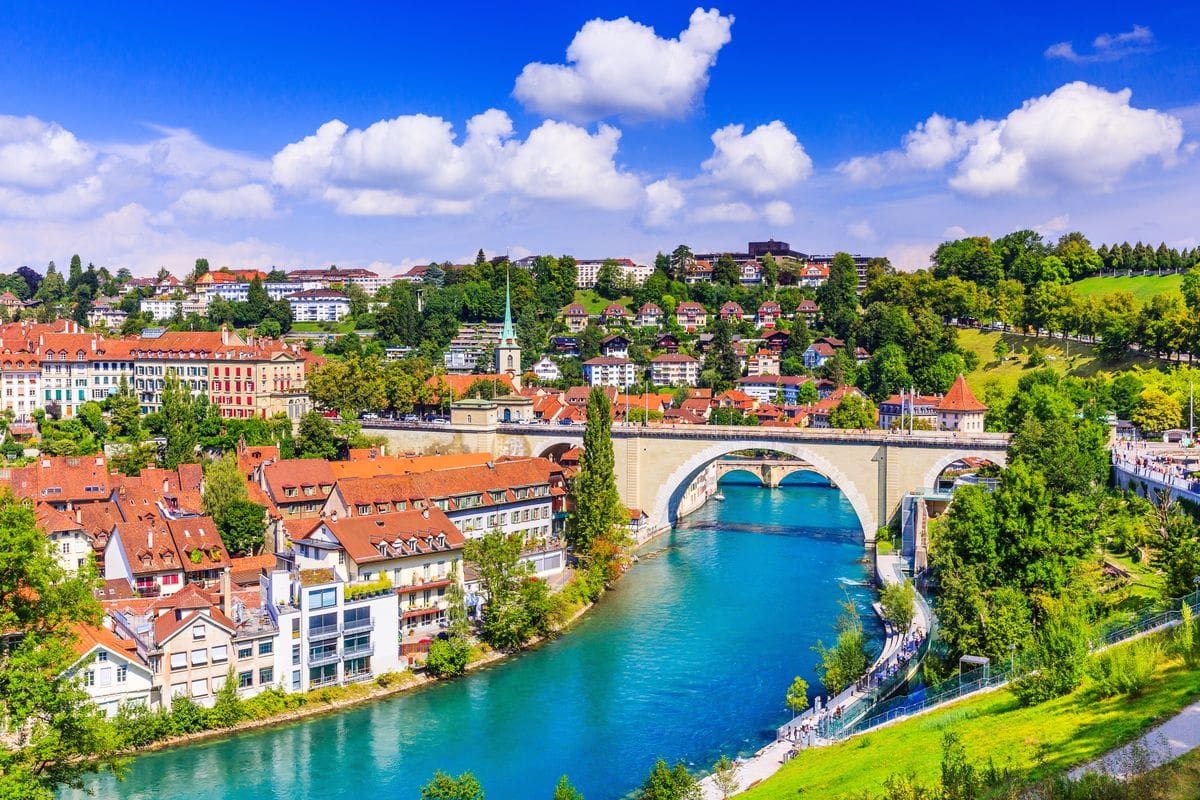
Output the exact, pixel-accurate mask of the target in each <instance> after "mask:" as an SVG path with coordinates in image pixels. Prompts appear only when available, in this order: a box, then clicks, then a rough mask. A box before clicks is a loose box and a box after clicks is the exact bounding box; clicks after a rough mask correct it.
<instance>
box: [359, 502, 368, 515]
mask: <svg viewBox="0 0 1200 800" xmlns="http://www.w3.org/2000/svg"><path fill="white" fill-rule="evenodd" d="M356 508H357V509H358V513H359V515H360V516H366V515H367V514H370V513H371V507H370V506H369V505H365V504H360V505H358V506H356Z"/></svg>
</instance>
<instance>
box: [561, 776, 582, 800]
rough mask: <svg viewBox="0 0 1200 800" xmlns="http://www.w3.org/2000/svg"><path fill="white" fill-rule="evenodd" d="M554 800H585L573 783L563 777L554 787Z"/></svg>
mask: <svg viewBox="0 0 1200 800" xmlns="http://www.w3.org/2000/svg"><path fill="white" fill-rule="evenodd" d="M554 800H583V793H582V792H580V791H579V790H578V789H576V788H575V787H574V786H572V785H571V781H570V780H568V779H567V776H566V775H563V776H562V777H561V778H559V779H558V783H557V784H555V785H554Z"/></svg>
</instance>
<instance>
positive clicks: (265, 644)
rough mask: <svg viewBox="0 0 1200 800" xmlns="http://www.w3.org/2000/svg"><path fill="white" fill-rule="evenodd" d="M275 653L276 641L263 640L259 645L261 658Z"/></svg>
mask: <svg viewBox="0 0 1200 800" xmlns="http://www.w3.org/2000/svg"><path fill="white" fill-rule="evenodd" d="M274 652H275V641H274V640H273V639H263V640H262V641H261V642H259V643H258V654H259V655H260V656H269V655H271V653H274Z"/></svg>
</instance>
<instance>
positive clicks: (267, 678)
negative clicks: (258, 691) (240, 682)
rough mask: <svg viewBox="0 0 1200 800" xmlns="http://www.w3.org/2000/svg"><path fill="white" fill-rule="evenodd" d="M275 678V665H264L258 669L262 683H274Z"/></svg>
mask: <svg viewBox="0 0 1200 800" xmlns="http://www.w3.org/2000/svg"><path fill="white" fill-rule="evenodd" d="M274 680H275V669H274V668H273V667H263V668H262V669H260V670H259V671H258V682H259V683H260V684H264V685H265V684H268V683H272V682H274Z"/></svg>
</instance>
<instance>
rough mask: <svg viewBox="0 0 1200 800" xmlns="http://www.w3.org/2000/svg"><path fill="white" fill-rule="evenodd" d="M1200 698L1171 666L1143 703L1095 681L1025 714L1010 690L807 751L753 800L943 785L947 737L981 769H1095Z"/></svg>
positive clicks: (1195, 684)
mask: <svg viewBox="0 0 1200 800" xmlns="http://www.w3.org/2000/svg"><path fill="white" fill-rule="evenodd" d="M1197 697H1200V673H1198V672H1195V671H1192V670H1189V669H1187V668H1186V667H1185V666H1184V664H1183V662H1182V660H1181V659H1177V658H1173V659H1170V660H1164V661H1163V662H1162V663H1161V664H1160V666H1159V669H1158V672H1157V674H1156V675H1155V678H1154V681H1153V682H1152V684H1151V686H1150V687H1149V689H1148V690H1147V691H1146V692H1145V693H1143V694H1142V695H1141V696H1140V697H1136V698H1130V697H1110V698H1107V699H1100V698H1098V697H1096V695H1095V693H1094V692H1093V691H1092V690H1091V688H1090V686H1089V684H1088V683H1086V682H1085V684H1084V686H1083V687H1081V688H1080V689H1077V690H1076V691H1075V692H1073V693H1071V694H1069V695H1066V696H1065V697H1060V698H1058V699H1056V700H1053V701H1051V702H1048V703H1044V704H1042V705H1040V706H1034V707H1032V708H1021V707H1020V705H1018V703H1017V700H1016V698H1015V697H1014V696H1013V694H1012V693H1011V692H1009V691H1008V690H1007V689H1000V690H997V691H994V692H990V693H988V694H983V695H978V696H976V697H973V698H969V699H967V700H963V701H961V702H959V703H955V704H954V705H951V706H947V707H946V708H943V709H940V710H938V711H935V712H932V713H930V714H927V715H925V716H922V717H916V718H914V719H911V720H907V721H905V722H901V723H898V724H895V725H892V726H891V727H888V728H882V729H880V730H877V731H873V732H871V733H868V734H866V735H864V736H859V737H856V738H854V739H850V740H848V741H845V742H841V743H839V744H836V745H833V746H832V747H825V748H819V749H813V750H806V751H804V752H801V753H800V755H799V756H797V757H796V758H795V759H793V760H792V761H790V762H788V763H787V764H785V765H784V766H783V768H782V769H781V770H780V771H779V772H778V773H777V774H776V775H774V776H773V777H772V778H770V779H768V780H766V781H764V782H763V783H762V784H760V785H759V786H756V787H754V788H753V789H751V790H750V791H749V792H748V793H746V794H744V795H739V797H745V798H746V800H783V798H789V800H790V799H791V798H796V797H803V798H805V800H851V798H856V797H858V796H859V795H860V794H861V793H862V792H864V791H869V792H871V793H872V794H879V793H880V792H881V790H882V787H883V782H884V780H886V779H887V778H888V777H889V776H890V775H893V774H897V773H899V774H908V773H912V774H914V775H916V776H917V778H918V779H920V780H921V781H922V782H924V783H930V784H931V783H935V782H936V781H937V780H938V777H939V775H940V771H941V744H942V735H943V734H944V733H945V732H946V731H949V730H953V731H956V732H957V733H958V734H959V735H960V736H961V737H962V741H963V745H964V746H965V747H966V749H967V753H968V755H969V756H970V757H971V759H972V760H973V761H975V762H976V763H977V764H979V765H981V766H985V765H986V764H987V763H988V759H989V758H990V759H992V760H993V761H994V762H995V764H996V765H997V766H998V767H1004V766H1009V767H1011V768H1013V769H1014V770H1019V771H1022V772H1026V773H1029V774H1031V776H1032V777H1033V778H1034V779H1038V778H1042V777H1046V776H1047V775H1050V774H1054V773H1057V772H1060V771H1064V770H1067V769H1069V768H1071V767H1074V766H1076V765H1078V764H1082V763H1085V762H1087V761H1090V760H1092V759H1094V758H1096V757H1098V756H1100V755H1102V754H1104V753H1106V752H1108V751H1109V750H1111V749H1113V748H1114V747H1117V746H1119V745H1121V744H1123V743H1125V742H1127V741H1130V740H1131V739H1133V738H1135V737H1137V736H1138V735H1140V734H1141V733H1143V732H1144V731H1145V730H1146V729H1147V728H1150V727H1152V726H1153V725H1154V724H1156V723H1157V722H1160V721H1162V720H1163V719H1166V718H1168V717H1170V716H1172V715H1174V714H1175V713H1177V712H1178V711H1179V710H1180V709H1182V708H1184V707H1185V706H1187V705H1188V704H1189V703H1191V702H1194V701H1195V700H1196V699H1197Z"/></svg>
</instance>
